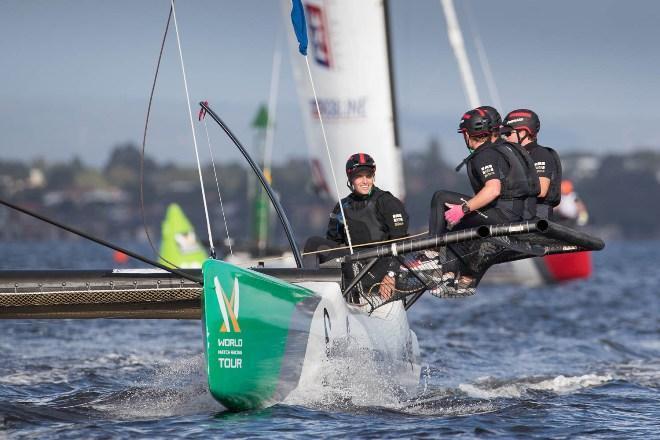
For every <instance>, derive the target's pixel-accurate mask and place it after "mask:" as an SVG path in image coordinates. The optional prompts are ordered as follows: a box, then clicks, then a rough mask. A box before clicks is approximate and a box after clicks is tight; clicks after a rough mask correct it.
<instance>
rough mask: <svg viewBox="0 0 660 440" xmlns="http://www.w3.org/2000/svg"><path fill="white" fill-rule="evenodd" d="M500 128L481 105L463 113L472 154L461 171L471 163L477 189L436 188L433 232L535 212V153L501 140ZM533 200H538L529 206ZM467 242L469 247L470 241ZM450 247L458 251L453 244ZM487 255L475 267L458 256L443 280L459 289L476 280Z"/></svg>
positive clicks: (461, 130) (447, 267) (517, 218)
mask: <svg viewBox="0 0 660 440" xmlns="http://www.w3.org/2000/svg"><path fill="white" fill-rule="evenodd" d="M493 110H494V109H493ZM497 116H499V114H497ZM494 119H496V118H494ZM496 128H497V127H494V124H493V122H492V120H491V118H490V117H489V116H488V113H487V111H486V110H485V109H482V108H476V109H473V110H470V111H468V112H466V113H465V114H464V115H463V117H462V118H461V122H460V125H459V129H458V132H459V133H461V134H462V135H463V139H464V140H465V145H466V146H467V147H468V150H470V155H469V156H468V157H467V158H466V159H465V160H464V161H463V162H462V163H461V165H459V167H458V168H457V171H458V170H459V169H460V167H461V166H462V165H464V164H465V165H467V174H468V178H469V179H470V184H471V186H472V189H473V190H474V195H473V196H468V195H465V194H460V193H456V192H451V191H437V192H436V193H435V194H433V199H432V201H431V216H430V219H429V234H430V235H438V234H442V233H444V232H446V231H447V230H449V229H453V230H456V229H466V228H471V227H475V226H479V225H483V224H500V223H510V222H516V221H521V220H523V219H524V218H531V217H532V216H533V215H534V213H535V209H536V207H535V202H536V196H537V195H538V192H539V185H538V178H537V177H536V175H535V173H534V170H533V163H532V161H531V157H529V155H528V154H527V153H525V152H523V151H522V149H521V148H520V147H518V146H516V145H511V144H509V143H507V142H504V141H500V140H498V139H497V136H495V135H494V134H493V133H494V131H495V129H496ZM493 139H494V140H495V142H493ZM532 202H534V203H533V205H534V206H530V204H532ZM463 247H464V248H470V247H471V245H469V244H466V245H465V246H463ZM448 248H449V250H451V251H452V252H455V253H456V249H454V246H449V247H448ZM494 251H496V252H492V255H490V256H489V257H488V258H494V257H495V256H496V255H497V253H498V252H499V250H497V249H494ZM461 253H462V252H458V253H457V254H456V255H457V256H458V255H459V254H461ZM470 253H474V250H473V249H470ZM481 254H483V253H481ZM481 254H480V255H481ZM482 257H483V258H480V259H479V261H477V260H475V261H472V263H473V264H472V265H471V266H470V267H471V269H470V268H466V267H458V266H460V264H459V263H458V262H457V259H456V258H454V259H452V261H453V263H452V264H445V265H444V267H443V269H444V272H445V273H444V275H443V280H445V279H446V280H447V282H448V283H449V284H451V283H455V286H456V287H457V291H461V290H462V289H463V288H469V287H471V286H473V285H474V283H475V282H476V277H477V276H479V271H480V269H478V268H479V267H480V266H479V264H481V263H483V262H485V261H486V259H485V258H486V256H485V254H483V255H482ZM457 265H458V266H457ZM457 269H458V271H459V272H460V274H461V276H460V277H459V278H458V279H456V276H457V274H456V273H455V271H456V270H457ZM466 269H467V270H466Z"/></svg>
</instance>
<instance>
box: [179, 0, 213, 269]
mask: <svg viewBox="0 0 660 440" xmlns="http://www.w3.org/2000/svg"><path fill="white" fill-rule="evenodd" d="M170 4H171V5H172V6H171V8H172V17H173V18H174V30H175V31H176V43H177V46H178V48H179V61H180V62H181V74H182V75H183V86H184V88H185V90H186V102H187V104H188V117H189V119H190V129H191V131H192V137H193V145H194V147H195V158H196V159H197V171H198V172H199V185H200V189H201V190H202V201H203V202H204V215H205V216H206V230H207V233H208V236H209V248H210V249H209V250H210V254H211V258H215V247H214V246H213V234H212V233H211V221H210V220H209V208H208V206H207V204H206V194H205V193H204V180H203V179H202V166H201V164H200V162H199V151H198V149H197V137H196V136H195V125H194V123H193V116H192V107H191V106H190V94H189V93H188V81H187V80H186V68H185V66H184V64H183V51H182V50H181V38H180V36H179V26H178V24H177V20H176V10H175V8H174V0H171V2H170Z"/></svg>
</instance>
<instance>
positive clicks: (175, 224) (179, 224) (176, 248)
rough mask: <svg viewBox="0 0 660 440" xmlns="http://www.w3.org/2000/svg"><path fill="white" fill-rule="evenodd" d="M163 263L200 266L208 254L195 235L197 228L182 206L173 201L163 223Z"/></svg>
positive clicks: (161, 245)
mask: <svg viewBox="0 0 660 440" xmlns="http://www.w3.org/2000/svg"><path fill="white" fill-rule="evenodd" d="M160 255H161V257H162V259H161V261H160V262H161V263H162V264H164V265H166V266H171V265H175V266H176V267H182V268H199V267H202V263H203V262H204V260H206V258H207V255H206V252H205V251H204V248H202V246H201V245H200V243H199V241H198V240H197V235H195V229H194V228H193V225H192V224H191V223H190V220H188V217H186V215H185V214H184V213H183V210H182V209H181V207H180V206H179V205H178V204H176V203H171V204H170V205H169V206H168V207H167V211H166V213H165V219H164V220H163V224H162V237H161V243H160Z"/></svg>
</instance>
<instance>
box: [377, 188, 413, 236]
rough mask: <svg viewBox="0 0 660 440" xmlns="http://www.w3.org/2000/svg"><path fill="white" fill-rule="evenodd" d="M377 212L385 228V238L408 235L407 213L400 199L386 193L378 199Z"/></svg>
mask: <svg viewBox="0 0 660 440" xmlns="http://www.w3.org/2000/svg"><path fill="white" fill-rule="evenodd" d="M379 205H380V206H379V209H378V214H379V217H380V219H381V221H382V222H383V223H384V224H385V227H386V229H387V238H388V239H393V238H402V237H406V236H408V220H409V218H408V213H407V212H406V207H405V206H404V205H403V203H402V202H401V200H399V199H397V198H396V197H394V196H393V195H391V194H386V195H384V196H383V197H381V198H380V200H379Z"/></svg>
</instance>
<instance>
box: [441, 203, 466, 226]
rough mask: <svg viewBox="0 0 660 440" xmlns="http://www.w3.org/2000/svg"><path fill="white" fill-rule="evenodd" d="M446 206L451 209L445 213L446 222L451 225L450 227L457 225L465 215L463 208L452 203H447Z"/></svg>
mask: <svg viewBox="0 0 660 440" xmlns="http://www.w3.org/2000/svg"><path fill="white" fill-rule="evenodd" d="M445 206H447V208H449V209H448V210H446V211H445V220H447V223H449V225H450V226H454V225H456V224H457V223H458V222H460V221H461V219H462V218H463V216H464V215H465V213H464V212H463V206H461V205H452V204H451V203H445Z"/></svg>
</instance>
